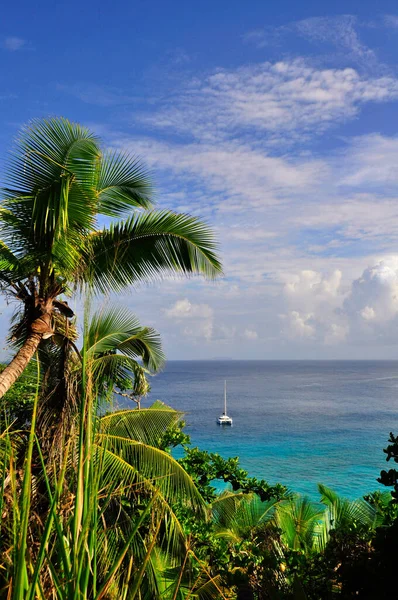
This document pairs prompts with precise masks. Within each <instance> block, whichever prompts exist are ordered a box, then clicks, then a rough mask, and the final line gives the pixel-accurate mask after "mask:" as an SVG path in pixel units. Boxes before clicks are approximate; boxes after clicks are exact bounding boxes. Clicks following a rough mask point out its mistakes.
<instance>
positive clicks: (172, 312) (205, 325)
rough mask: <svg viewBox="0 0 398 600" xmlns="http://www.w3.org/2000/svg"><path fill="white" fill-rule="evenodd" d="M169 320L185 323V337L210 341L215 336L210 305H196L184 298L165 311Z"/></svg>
mask: <svg viewBox="0 0 398 600" xmlns="http://www.w3.org/2000/svg"><path fill="white" fill-rule="evenodd" d="M164 312H165V314H166V316H167V317H168V318H169V319H175V320H176V321H177V322H178V323H183V327H182V333H183V335H185V336H187V337H191V338H204V339H205V340H210V339H211V338H212V336H213V316H214V315H213V309H212V308H211V307H210V306H209V305H208V304H194V303H192V302H190V301H189V300H188V298H183V299H182V300H177V301H176V302H175V303H174V304H173V305H172V306H170V307H169V308H166V309H165V311H164Z"/></svg>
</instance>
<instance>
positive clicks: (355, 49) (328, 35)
mask: <svg viewBox="0 0 398 600" xmlns="http://www.w3.org/2000/svg"><path fill="white" fill-rule="evenodd" d="M384 25H387V26H388V27H394V17H388V16H387V17H385V18H384ZM363 26H364V24H363V23H361V22H359V21H358V18H357V17H356V16H355V15H334V16H323V17H310V18H307V19H302V20H300V21H295V22H291V23H288V24H285V25H282V26H280V27H264V28H262V29H255V30H253V31H249V32H248V33H246V34H245V35H244V36H243V39H244V41H246V42H248V43H251V44H254V45H255V46H257V47H258V48H263V47H265V46H281V45H282V44H283V45H285V46H286V44H287V41H288V37H289V36H295V37H297V36H299V37H303V38H305V39H307V40H309V41H310V42H312V43H314V44H316V46H317V47H318V48H319V47H320V48H322V46H324V47H325V48H324V51H325V52H327V54H326V55H325V57H324V58H325V59H326V58H327V59H328V60H329V61H333V60H335V61H336V60H337V59H340V61H341V60H342V59H343V60H344V61H345V62H348V61H351V62H356V63H359V64H361V66H365V67H369V66H370V65H372V66H375V65H376V64H377V62H378V61H377V58H376V54H375V52H374V51H373V50H372V49H371V48H369V47H368V46H366V45H365V44H364V43H363V41H362V40H361V37H360V33H359V31H360V29H361V28H362V27H363ZM330 47H332V48H333V51H331V48H330ZM318 53H319V50H318Z"/></svg>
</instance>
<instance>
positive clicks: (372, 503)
mask: <svg viewBox="0 0 398 600" xmlns="http://www.w3.org/2000/svg"><path fill="white" fill-rule="evenodd" d="M9 175H10V180H11V181H10V183H9V185H8V187H7V188H6V189H5V190H3V198H4V200H3V203H2V208H1V209H0V219H1V221H2V225H3V232H4V238H3V241H2V242H1V243H0V280H1V285H2V288H1V289H2V290H3V291H4V293H6V294H7V295H8V297H12V298H13V299H14V300H15V302H16V303H17V307H18V308H17V311H16V315H15V318H14V321H13V324H12V328H11V334H10V336H11V340H12V342H13V343H14V344H15V346H16V349H17V351H16V355H15V357H14V358H13V359H12V361H11V363H10V365H8V366H2V367H1V369H0V397H1V398H0V486H1V489H2V494H1V499H0V514H1V521H0V557H1V558H0V597H2V598H3V597H4V598H7V599H9V600H34V599H40V600H42V599H49V598H51V599H54V600H101V599H102V600H113V599H122V600H134V599H135V600H152V599H154V600H156V599H158V600H193V599H200V600H210V599H219V600H225V599H230V600H233V599H236V600H244V599H247V600H265V599H271V600H273V599H275V600H278V599H279V600H288V599H298V600H300V599H301V600H303V599H307V600H319V599H327V598H369V599H370V598H372V599H375V598H393V597H395V596H394V594H395V588H396V584H395V572H394V564H395V558H396V556H397V548H396V546H397V541H396V540H397V539H398V537H397V534H398V509H397V504H398V503H397V473H396V471H395V470H393V469H392V470H390V471H389V472H388V473H387V472H383V473H382V474H381V481H382V483H384V484H386V485H389V486H392V487H394V493H393V495H391V494H390V492H385V493H380V492H378V493H373V494H370V495H369V496H367V497H366V498H362V499H359V500H357V501H349V500H346V499H344V498H341V497H340V496H339V495H337V494H336V493H335V492H334V491H333V490H330V489H329V488H327V487H325V486H322V485H319V501H318V502H314V501H312V500H309V499H308V498H305V497H302V496H300V495H297V494H294V493H292V492H289V491H288V490H287V489H286V488H285V487H284V486H283V485H275V486H271V485H269V484H268V483H267V482H266V481H263V480H261V481H260V480H258V479H256V478H253V477H250V476H249V475H248V473H247V472H246V471H244V470H243V469H242V468H241V467H240V465H239V460H238V458H229V459H224V458H222V457H221V456H219V455H217V454H214V453H208V452H206V451H205V450H200V449H198V448H192V447H191V444H190V439H189V436H187V435H186V434H185V433H184V431H183V421H182V417H183V415H182V414H181V413H179V412H178V411H176V410H173V409H172V408H170V407H168V406H166V405H164V404H163V403H161V402H156V403H155V404H153V405H152V406H151V407H150V408H146V409H137V405H138V407H139V400H140V398H141V397H143V396H145V395H146V394H147V392H148V390H149V384H148V376H149V375H150V374H153V373H156V371H158V370H159V369H160V368H161V366H162V364H163V361H164V356H163V351H162V346H161V341H160V338H159V335H158V333H157V332H156V331H154V330H153V329H152V328H149V327H145V326H142V325H141V324H140V323H139V321H138V319H137V318H136V317H135V315H133V314H130V313H129V311H127V310H125V309H123V310H122V309H119V308H118V307H116V306H108V305H107V304H106V303H105V305H104V303H101V305H100V306H99V305H98V294H100V293H102V292H106V291H107V290H108V289H112V290H116V291H117V290H119V289H121V287H123V286H126V285H128V284H131V283H135V282H136V281H137V280H147V279H151V278H152V279H153V278H157V277H160V276H162V275H163V274H164V273H165V272H170V271H171V272H174V273H182V274H193V273H199V274H203V275H205V276H210V277H213V276H215V275H216V274H217V273H219V272H220V268H221V267H220V263H219V262H218V259H217V257H216V255H215V244H214V241H213V238H212V235H211V232H210V231H209V230H208V228H207V227H206V226H205V225H204V224H202V223H201V222H200V221H198V220H197V219H193V218H192V217H189V216H186V215H176V214H174V213H169V212H164V211H163V212H160V213H159V212H148V208H149V207H150V205H151V199H150V195H151V186H150V182H149V179H148V177H147V175H145V172H144V171H143V169H142V167H141V166H140V165H139V163H138V162H137V161H136V160H134V159H131V157H129V156H126V155H124V154H121V153H115V152H111V153H107V152H103V151H102V150H101V149H100V145H99V141H98V140H97V138H96V137H95V136H93V135H92V134H91V133H90V132H89V131H87V130H86V129H84V128H81V127H79V126H77V125H73V124H71V123H69V122H68V121H66V120H64V119H52V120H49V121H38V122H35V123H33V125H32V126H30V127H28V128H27V129H26V130H24V132H23V133H22V136H21V138H20V140H19V142H18V144H17V150H16V153H15V154H14V158H13V160H12V161H11V163H10V171H9ZM137 207H138V208H140V209H142V211H143V212H140V213H139V214H138V215H137V214H136V213H135V212H134V210H135V208H137ZM132 211H133V212H132ZM98 215H105V216H107V217H112V218H114V219H116V218H119V217H125V218H126V220H125V221H123V222H116V221H113V224H112V225H111V226H110V227H109V228H108V229H101V230H99V229H98V224H97V222H96V219H97V216H98ZM74 291H78V292H79V296H78V297H79V298H85V301H84V302H85V310H84V315H85V316H84V323H83V324H82V326H83V327H82V329H83V333H82V335H81V336H79V333H78V331H79V330H78V323H77V322H76V318H75V316H74V314H73V312H72V310H71V309H70V307H69V305H68V303H67V300H66V298H67V297H68V296H69V295H72V293H73V292H74ZM94 307H95V308H96V310H94ZM120 396H122V397H127V399H128V401H131V402H130V404H131V406H133V408H124V409H122V410H120V408H118V407H117V406H116V404H115V398H117V397H120ZM129 406H130V405H129ZM390 441H391V445H390V446H389V448H388V449H387V450H386V452H387V455H388V459H390V458H393V459H394V461H395V462H398V439H397V438H395V437H394V436H392V435H391V440H390ZM176 446H181V447H182V448H183V451H184V453H183V457H182V458H181V459H179V460H176V459H175V458H174V457H173V453H172V449H173V448H175V447H176ZM214 480H221V481H224V482H225V484H226V489H225V491H224V492H223V493H221V494H220V493H217V492H216V488H215V487H214V486H213V485H212V484H213V482H214Z"/></svg>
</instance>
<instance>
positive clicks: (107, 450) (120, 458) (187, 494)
mask: <svg viewBox="0 0 398 600" xmlns="http://www.w3.org/2000/svg"><path fill="white" fill-rule="evenodd" d="M97 444H98V447H99V451H100V453H101V464H102V481H103V485H104V486H106V485H108V484H110V483H111V482H116V481H117V482H119V485H121V486H122V487H124V486H126V487H128V486H131V485H136V484H139V483H142V482H143V481H144V480H148V481H151V482H153V483H155V484H156V485H155V487H156V490H159V492H160V493H161V494H162V496H163V497H164V498H165V499H166V501H167V502H168V503H169V504H172V503H175V502H178V501H180V500H181V498H184V502H185V503H186V504H187V505H188V506H191V508H192V509H193V510H195V511H197V512H199V513H201V514H202V515H204V514H205V512H206V511H205V503H204V501H203V499H202V497H201V495H200V493H199V492H198V490H197V488H196V486H195V484H194V482H193V481H192V479H191V477H190V476H189V475H188V474H187V472H186V471H185V470H184V469H183V468H182V467H181V465H180V464H179V463H178V462H177V461H176V460H175V459H174V458H173V457H172V456H170V454H168V453H167V452H164V451H163V450H160V449H159V448H155V447H153V446H149V445H147V444H143V443H142V442H137V441H135V440H129V439H127V438H124V437H119V436H112V435H109V434H106V435H104V434H98V435H97ZM153 483H152V485H153Z"/></svg>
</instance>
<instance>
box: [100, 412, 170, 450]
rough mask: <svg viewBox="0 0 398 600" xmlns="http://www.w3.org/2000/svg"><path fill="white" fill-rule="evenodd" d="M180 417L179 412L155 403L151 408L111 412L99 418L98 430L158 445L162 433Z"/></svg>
mask: <svg viewBox="0 0 398 600" xmlns="http://www.w3.org/2000/svg"><path fill="white" fill-rule="evenodd" d="M181 417H182V413H181V412H178V411H176V410H174V409H172V408H169V407H168V406H166V405H163V406H159V404H158V403H156V404H155V405H154V406H153V407H151V408H143V409H141V410H121V411H117V412H111V413H109V414H107V415H105V416H103V417H102V418H101V429H100V431H101V432H102V433H104V434H105V435H107V434H110V435H113V436H122V437H125V438H127V439H129V440H135V441H138V442H143V443H144V444H148V445H151V446H155V447H158V445H159V443H160V441H161V439H162V437H163V435H164V433H165V432H166V431H167V430H168V429H170V428H172V427H174V426H175V425H177V423H178V422H179V421H180V419H181Z"/></svg>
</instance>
